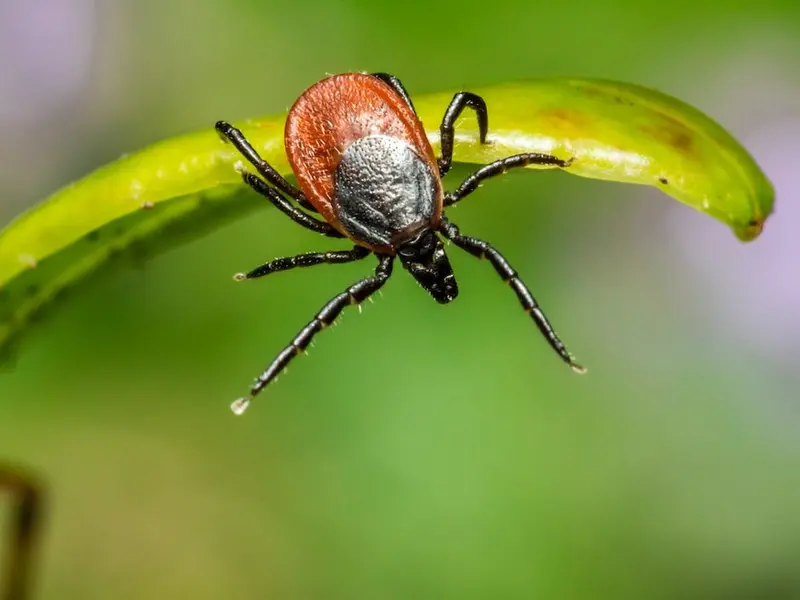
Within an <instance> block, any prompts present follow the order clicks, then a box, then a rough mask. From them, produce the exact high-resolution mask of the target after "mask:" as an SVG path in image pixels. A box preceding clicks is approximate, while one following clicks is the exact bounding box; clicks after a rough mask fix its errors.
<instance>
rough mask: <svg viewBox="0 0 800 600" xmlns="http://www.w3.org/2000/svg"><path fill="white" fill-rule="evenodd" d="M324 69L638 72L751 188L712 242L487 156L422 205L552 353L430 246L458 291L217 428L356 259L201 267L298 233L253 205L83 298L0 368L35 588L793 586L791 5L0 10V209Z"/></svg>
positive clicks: (418, 85)
mask: <svg viewBox="0 0 800 600" xmlns="http://www.w3.org/2000/svg"><path fill="white" fill-rule="evenodd" d="M347 70H370V71H378V70H380V71H389V72H393V73H395V74H397V75H398V76H400V77H401V79H402V80H403V81H404V83H405V84H406V86H407V87H408V88H409V90H410V91H411V93H412V94H415V93H424V92H428V91H439V90H441V89H451V88H466V89H469V88H471V87H476V86H479V85H485V84H491V83H495V82H504V81H507V80H511V79H521V78H527V77H540V76H587V77H604V78H611V79H619V80H625V81H631V82H636V83H640V84H644V85H648V86H652V87H656V88H658V89H661V90H663V91H666V92H668V93H670V94H673V95H675V96H678V97H680V98H682V99H684V100H686V101H688V102H690V103H692V104H694V105H696V106H698V107H699V108H701V109H702V110H704V111H705V112H707V113H708V114H710V115H712V116H713V117H714V118H715V119H717V120H718V121H719V122H721V123H722V124H723V125H724V126H725V127H727V128H728V129H729V130H730V131H732V132H733V133H734V134H735V135H736V136H737V137H738V138H739V139H740V140H741V141H742V142H743V143H744V144H745V145H746V147H748V148H749V149H750V150H751V152H752V153H753V155H754V156H755V157H756V158H757V160H758V161H759V163H760V164H761V165H762V166H763V168H764V169H765V171H766V172H767V174H768V175H769V177H770V178H771V179H772V181H773V182H774V184H775V187H776V190H777V194H778V202H777V211H776V214H775V215H774V216H773V218H772V219H771V220H770V222H769V223H768V224H767V227H766V229H765V232H764V234H763V237H762V238H760V239H759V240H757V241H756V242H753V243H752V244H746V245H745V244H741V243H739V242H738V241H737V240H736V239H735V238H734V236H733V234H732V233H731V232H730V231H728V230H727V228H725V227H724V226H723V225H721V224H719V223H716V222H714V221H712V220H710V219H709V218H707V217H705V216H704V215H701V214H700V213H697V212H695V211H692V210H690V209H688V208H686V207H684V206H682V205H679V204H677V203H675V202H673V201H672V200H670V199H669V198H667V197H666V196H664V195H662V194H660V193H659V192H658V191H656V190H654V189H650V188H643V187H638V186H625V185H620V184H612V183H604V182H599V181H591V180H585V179H580V178H576V177H571V176H569V175H566V174H562V173H555V172H548V173H532V172H525V173H512V174H509V175H508V176H507V177H505V178H503V179H501V180H495V181H493V182H491V184H487V185H486V186H485V187H484V188H482V190H481V191H480V192H479V193H477V194H475V196H474V197H472V198H470V199H469V200H468V201H465V202H464V204H463V205H460V206H459V207H458V209H457V210H456V212H455V216H457V221H458V222H459V224H460V225H461V228H462V230H463V231H464V232H467V233H470V234H473V235H478V236H481V237H484V238H486V239H489V240H490V241H493V242H495V243H496V244H497V245H498V247H500V248H501V250H502V251H503V252H504V253H505V254H506V255H507V257H508V258H509V260H510V261H512V264H514V265H515V267H516V268H517V269H518V270H519V271H520V272H521V273H522V275H523V277H524V278H525V280H526V281H527V282H528V283H529V285H530V286H531V288H532V289H533V291H534V293H535V295H536V296H537V298H538V299H539V301H540V302H541V303H542V305H543V306H544V308H545V310H546V311H547V312H548V314H549V316H550V318H551V320H552V321H553V322H554V323H555V325H556V327H557V329H558V330H559V332H560V334H561V335H562V337H563V338H564V340H565V341H566V342H567V344H568V346H569V347H570V348H571V349H572V351H573V352H574V353H575V354H576V355H577V356H578V358H579V359H580V361H581V362H583V363H584V364H585V365H587V366H588V367H589V374H588V375H587V376H585V377H582V378H581V377H576V376H574V375H573V374H572V373H571V371H570V370H569V369H567V368H566V367H564V366H563V364H561V363H560V362H559V361H558V360H557V359H556V358H555V356H554V355H553V354H552V352H551V350H550V349H549V348H548V347H547V345H546V344H545V343H544V341H543V340H542V339H541V338H540V336H539V333H538V332H537V331H536V329H535V327H533V325H532V324H531V323H530V322H529V321H528V319H527V318H526V317H525V315H524V314H523V313H522V312H521V311H520V310H519V307H518V306H517V302H516V300H515V299H514V297H513V295H512V294H511V293H510V292H509V290H508V288H507V287H506V286H504V285H502V284H501V283H500V282H499V281H498V280H497V278H496V275H495V274H494V272H493V271H492V269H491V267H490V266H489V265H488V264H486V263H481V262H479V261H475V260H473V259H472V258H471V257H468V256H467V255H465V254H463V253H458V252H457V251H452V252H451V255H452V261H453V263H454V266H455V268H456V269H457V275H458V277H459V280H460V282H461V289H462V295H461V296H460V297H459V299H458V301H456V302H455V303H454V304H452V305H450V306H447V307H441V306H438V305H437V304H436V303H434V302H433V301H432V300H431V299H430V298H428V297H427V296H426V295H425V294H424V293H423V292H422V291H421V290H420V289H419V288H418V287H417V286H416V284H415V283H413V281H412V280H411V278H410V277H408V276H407V275H406V274H404V273H403V272H402V270H401V271H399V272H398V273H397V276H396V277H394V278H393V279H392V281H391V282H390V284H389V285H388V286H387V287H386V289H385V293H384V295H383V297H381V298H379V299H378V300H377V301H376V303H375V304H374V305H370V304H367V305H366V307H365V311H364V314H363V315H360V316H359V315H358V312H357V311H355V310H353V311H351V312H347V313H345V315H344V317H343V319H342V321H341V324H340V326H339V327H337V328H335V329H334V330H331V331H327V332H325V333H324V334H323V335H321V336H320V338H319V339H318V341H317V344H316V346H315V348H314V349H313V351H312V352H311V354H310V356H309V357H301V358H300V359H298V360H297V361H296V362H295V363H294V364H293V365H292V367H291V368H290V370H289V372H288V375H287V376H284V377H281V378H280V380H279V382H278V383H277V384H276V385H273V386H272V387H271V388H269V390H268V391H267V393H265V394H264V395H263V396H261V397H260V398H259V402H258V403H257V404H254V406H253V407H252V408H251V410H250V411H249V412H248V413H247V415H246V416H245V417H242V418H236V417H234V416H233V415H232V414H231V413H230V411H229V408H228V406H229V402H230V401H231V400H232V399H233V398H235V397H237V396H238V395H241V394H242V393H243V392H244V391H246V389H247V387H248V386H249V384H250V382H251V380H252V378H253V377H254V376H255V375H256V374H257V373H258V372H260V370H261V369H262V367H263V366H265V365H266V364H267V362H268V361H269V360H271V359H272V357H273V356H274V355H275V353H276V352H277V351H278V350H280V349H281V348H282V347H283V345H284V344H285V343H286V342H287V341H288V340H289V339H290V337H291V336H293V335H294V334H295V332H296V331H297V330H298V329H299V327H300V326H302V325H303V324H304V323H305V322H306V321H307V319H308V318H310V316H311V315H312V314H313V313H314V312H315V311H316V310H317V309H318V308H319V307H320V306H321V305H322V303H323V302H325V301H326V300H327V299H328V298H329V297H331V296H332V295H334V294H335V293H338V292H339V291H340V290H341V289H342V288H343V287H344V286H346V285H348V284H349V283H351V282H352V281H354V280H355V279H357V278H358V277H360V276H361V275H363V274H364V273H366V272H368V271H369V270H370V269H371V265H367V264H353V265H344V266H336V267H333V266H330V267H317V268H315V269H313V270H302V271H297V272H290V273H283V274H276V275H274V276H272V277H270V278H268V279H265V280H261V281H258V282H253V283H252V284H248V285H235V284H234V283H233V282H232V281H231V275H232V274H233V273H235V272H238V271H241V270H244V269H247V268H250V267H252V266H255V265H256V264H260V263H261V262H263V261H265V260H269V259H271V258H274V257H276V256H279V255H290V254H295V253H300V252H304V251H311V250H315V249H319V250H321V249H328V248H330V247H331V242H330V241H328V242H326V241H325V240H324V239H321V238H319V236H316V235H313V234H310V233H308V232H306V231H304V230H302V229H300V228H298V227H296V226H294V225H293V224H292V223H291V222H290V221H289V220H288V219H286V218H285V217H283V216H282V215H280V214H279V213H278V212H277V211H272V210H266V211H262V212H259V213H257V214H255V215H253V216H252V217H249V218H247V219H245V220H243V221H240V222H237V223H235V224H232V225H228V226H225V227H224V228H221V229H220V230H219V231H217V232H215V233H214V234H213V235H209V236H207V237H205V238H203V239H202V240H200V241H197V242H194V243H192V244H190V245H188V246H185V247H182V248H180V249H178V250H175V251H172V252H171V253H169V254H167V255H164V256H162V257H159V258H157V259H155V260H153V261H152V262H150V263H149V264H148V265H147V267H146V268H144V269H140V270H127V271H122V272H118V273H116V274H114V275H113V276H111V277H107V278H105V279H103V280H102V281H100V282H97V283H95V284H93V285H91V286H88V287H87V288H85V289H84V290H83V291H82V292H81V293H79V294H76V295H74V296H72V297H71V298H70V300H69V301H67V302H65V303H64V305H63V306H62V307H61V308H60V310H59V311H57V312H56V313H55V314H54V315H53V316H52V318H50V319H49V320H48V321H47V322H46V324H44V325H43V326H41V327H39V328H38V329H37V330H35V331H33V332H32V334H31V336H30V337H29V338H28V339H27V340H26V343H25V344H24V346H23V348H22V350H23V352H22V354H21V355H20V358H19V361H18V364H17V366H16V368H15V369H14V370H13V371H11V372H8V373H4V374H2V377H1V378H0V457H2V459H4V460H8V461H12V462H15V463H19V464H22V465H25V466H29V467H31V468H34V469H36V470H37V472H38V473H39V474H40V475H41V476H42V477H43V478H44V479H45V481H46V485H47V489H48V492H49V505H50V512H49V514H48V517H47V524H46V532H45V537H44V540H43V541H44V544H43V547H42V556H41V559H42V560H41V565H40V568H39V569H38V571H37V577H36V588H35V591H36V597H37V598H42V599H59V600H69V599H73V598H80V599H82V600H91V599H101V598H102V599H108V598H114V599H115V600H125V599H144V598H147V599H153V598H164V599H175V598H193V599H195V600H202V599H212V598H214V599H217V598H226V599H234V598H236V599H238V598H243V599H244V598H281V599H284V600H289V599H320V600H322V599H326V600H327V599H348V600H352V599H362V598H363V599H371V600H373V599H374V600H378V599H381V600H382V599H408V598H419V599H427V598H430V599H434V598H435V599H437V600H444V599H446V598H454V599H455V598H457V599H459V600H466V599H472V598H476V599H477V598H503V599H529V598H548V599H561V598H568V599H594V598H598V599H599V598H613V599H620V598H632V599H657V598H665V599H666V598H669V599H673V598H674V599H686V598H704V599H705V598H711V599H726V600H732V599H737V600H738V599H748V600H749V599H775V600H784V599H785V600H788V599H796V598H800V435H798V434H799V433H800V376H799V375H798V368H797V364H798V362H797V361H798V358H797V357H798V352H799V351H800V310H798V308H800V236H798V226H800V204H798V195H800V169H798V158H797V157H798V156H800V5H799V4H798V3H797V2H796V1H795V0H761V1H759V2H752V1H744V0H718V1H711V0H706V1H703V0H672V1H671V2H669V3H663V2H642V1H641V0H609V1H606V2H577V1H574V2H568V3H564V2H475V1H468V0H459V1H455V0H447V1H442V2H423V1H419V0H406V1H405V2H402V3H388V2H368V1H365V0H339V1H337V2H327V1H325V0H318V1H298V0H284V1H275V0H260V1H259V0H226V1H225V2H221V1H219V2H214V1H212V0H193V1H191V2H189V1H186V0H183V1H181V0H136V1H134V0H118V1H116V2H100V1H96V2H93V1H91V0H0V131H2V134H0V223H6V222H8V221H9V220H10V219H11V218H12V217H13V216H14V215H15V214H17V213H19V212H20V211H21V210H23V209H24V208H26V207H28V206H30V205H32V204H34V203H35V202H37V201H39V200H40V199H42V198H43V197H45V196H46V195H48V194H49V193H51V192H52V191H53V190H55V189H57V188H59V187H60V186H62V185H65V184H66V183H68V182H70V181H72V180H74V179H77V178H79V177H81V176H83V175H85V174H86V173H88V172H89V171H91V170H92V169H94V168H95V167H97V166H99V165H101V164H105V163H106V162H109V161H111V160H113V159H115V158H117V157H118V156H120V155H121V154H123V153H125V152H129V151H132V150H136V149H138V148H141V147H142V146H144V145H146V144H149V143H151V142H154V141H157V140H159V139H162V138H165V137H168V136H171V135H175V134H179V133H183V132H186V131H193V130H197V129H200V128H204V127H210V126H212V125H213V123H214V122H215V121H216V120H218V119H228V120H237V119H242V118H247V117H251V116H259V115H266V114H272V113H276V112H280V111H283V110H285V109H286V108H287V107H288V106H289V105H290V104H291V103H292V102H293V101H294V99H295V97H296V96H297V95H298V94H299V93H300V92H301V91H302V90H303V89H305V88H306V87H307V86H308V85H310V84H311V83H313V82H315V81H317V80H318V79H320V78H321V77H323V76H324V75H325V74H326V73H335V72H341V71H347ZM489 108H490V111H491V107H489ZM490 114H491V113H490ZM468 172H469V171H468V169H466V168H464V167H459V168H456V169H454V170H453V172H452V174H451V175H448V178H447V181H448V182H449V183H450V185H451V186H452V185H453V184H454V183H457V181H458V180H459V178H461V177H463V176H465V175H466V174H467V173H468ZM333 246H336V243H333ZM337 247H338V246H337ZM7 504H8V503H7V502H6V503H4V504H3V507H4V508H3V509H0V517H2V518H3V520H2V522H3V523H4V525H3V526H4V527H5V528H6V529H7V527H8V520H7V519H6V518H5V517H7V516H8V510H7ZM0 551H3V552H4V551H6V548H3V549H2V550H0Z"/></svg>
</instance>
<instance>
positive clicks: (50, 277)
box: [0, 79, 774, 364]
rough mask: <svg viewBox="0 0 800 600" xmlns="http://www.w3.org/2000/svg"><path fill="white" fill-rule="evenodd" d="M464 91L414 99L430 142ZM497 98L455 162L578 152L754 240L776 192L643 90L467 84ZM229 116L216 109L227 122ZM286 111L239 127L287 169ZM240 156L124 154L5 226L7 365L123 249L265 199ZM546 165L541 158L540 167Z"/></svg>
mask: <svg viewBox="0 0 800 600" xmlns="http://www.w3.org/2000/svg"><path fill="white" fill-rule="evenodd" d="M455 91H456V90H453V91H448V92H441V93H435V94H427V95H421V96H414V97H413V100H414V104H415V107H416V109H417V112H418V114H419V115H420V118H421V120H422V122H423V124H424V126H425V128H426V131H427V133H428V136H429V138H430V140H431V142H432V143H433V144H434V147H435V148H437V150H438V142H439V131H438V127H439V123H440V121H441V116H442V115H443V114H444V111H445V108H446V107H447V104H448V103H449V101H450V99H451V98H452V96H453V94H454V93H455ZM470 91H473V92H475V93H478V94H480V95H481V96H483V97H484V99H485V100H486V102H487V105H488V107H489V138H488V139H489V144H487V145H481V144H479V143H478V136H477V133H478V132H477V123H476V121H475V118H474V116H473V115H472V114H471V113H470V112H469V111H467V112H465V113H464V115H463V116H462V117H461V118H460V119H459V121H458V123H457V124H456V142H455V153H454V159H455V161H456V162H461V163H473V164H487V163H489V162H492V161H494V160H497V159H499V158H502V157H505V156H509V155H511V154H516V153H520V152H546V153H549V154H553V155H555V156H558V157H560V158H563V159H567V158H573V159H574V161H573V163H572V165H571V166H570V167H568V168H567V169H565V170H566V171H567V172H568V173H572V174H574V175H579V176H582V177H589V178H594V179H603V180H609V181H618V182H625V183H635V184H644V185H651V186H655V187H657V188H659V189H661V190H662V191H663V192H664V193H666V194H667V195H669V196H671V197H673V198H675V199H676V200H678V201H680V202H682V203H684V204H687V205H688V206H691V207H693V208H695V209H696V210H699V211H701V212H704V213H706V214H708V215H710V216H711V217H713V218H715V219H717V220H718V221H721V222H722V223H725V224H727V225H728V226H729V227H731V228H732V230H733V232H734V233H735V235H736V236H737V237H738V239H740V240H741V241H750V240H753V239H755V238H757V237H758V236H759V235H760V234H761V231H762V229H763V226H764V222H765V221H766V219H767V217H768V216H769V215H770V214H771V213H772V211H773V204H774V190H773V187H772V184H771V183H770V182H769V180H768V179H767V177H766V176H765V174H764V173H763V172H762V170H761V169H760V168H759V166H758V165H757V164H756V162H755V160H754V159H753V158H752V156H750V154H749V153H748V152H747V151H746V150H745V149H744V148H743V147H742V146H741V145H740V144H739V143H738V142H737V141H736V140H735V139H734V138H733V137H732V136H731V135H730V134H729V133H728V132H727V131H726V130H725V129H724V128H723V127H721V126H720V125H719V124H717V123H716V122H714V121H713V120H712V119H710V118H709V117H708V116H706V115H705V114H703V113H702V112H700V111H699V110H697V109H695V108H693V107H691V106H689V105H688V104H686V103H684V102H682V101H680V100H677V99H676V98H673V97H671V96H668V95H666V94H663V93H661V92H658V91H655V90H652V89H648V88H644V87H641V86H638V85H633V84H628V83H620V82H615V81H608V80H599V79H540V80H528V81H520V82H513V83H507V84H501V85H495V86H488V87H483V88H477V89H471V90H470ZM225 117H226V116H225V115H220V118H225ZM284 120H285V114H284V115H278V116H270V117H265V118H259V119H251V120H248V121H244V122H239V123H236V125H237V126H239V127H240V128H242V130H243V131H244V132H245V135H247V137H248V139H249V140H250V141H251V142H252V143H253V145H254V146H255V147H256V148H257V149H258V151H259V152H260V153H261V155H262V156H263V157H264V158H265V159H266V160H267V161H269V162H270V164H272V165H273V166H274V167H275V169H277V170H278V171H279V172H281V173H282V174H285V175H289V174H290V168H289V164H288V162H287V159H286V156H285V153H284V147H283V124H284ZM240 160H241V157H240V155H239V154H238V153H237V152H236V151H235V149H233V148H232V147H231V146H230V145H228V144H225V143H223V142H222V141H221V140H220V139H219V138H218V136H217V135H216V132H215V131H214V129H213V124H209V127H208V128H206V129H204V130H202V131H199V132H195V133H189V134H186V135H182V136H178V137H174V138H170V139H167V140H163V141H161V142H158V143H155V144H153V145H151V146H149V147H147V148H144V149H142V150H140V151H138V152H136V153H132V154H130V155H127V156H124V157H122V158H120V159H119V160H117V161H114V162H112V163H110V164H108V165H106V166H104V167H101V168H99V169H97V170H96V171H94V172H93V173H91V174H89V175H87V176H86V177H84V178H82V179H80V180H78V181H76V182H74V183H72V184H70V185H68V186H66V187H64V188H62V189H60V190H59V191H57V192H55V193H54V194H53V195H51V196H50V197H49V198H47V199H46V200H44V201H43V202H42V203H40V204H38V205H37V206H35V207H33V208H31V209H30V210H28V211H27V212H25V213H23V214H22V215H20V216H19V217H18V218H17V219H15V220H14V221H12V222H11V223H10V224H9V225H8V226H7V227H6V228H5V229H3V230H2V231H0V364H2V363H3V362H6V361H7V360H8V359H9V358H10V357H11V356H12V353H11V346H12V342H13V341H15V340H16V339H17V338H19V337H20V335H21V333H22V332H23V331H24V330H25V329H26V327H27V325H29V324H30V323H32V322H34V321H36V320H38V318H39V317H40V316H41V315H40V313H41V312H42V310H43V309H44V308H45V307H46V306H48V305H49V304H54V303H55V302H56V301H57V300H59V299H60V298H63V293H64V292H65V291H66V290H67V289H68V288H70V287H72V286H74V285H75V284H77V283H78V282H81V281H84V280H86V279H87V278H88V277H89V276H90V275H92V274H93V273H95V272H99V271H101V267H103V266H104V265H107V264H108V265H112V264H117V263H119V262H121V261H119V260H116V261H115V260H113V259H114V258H118V257H128V258H133V259H134V260H135V261H139V260H141V259H144V258H146V257H148V256H151V255H154V254H158V253H160V252H162V251H164V250H166V249H168V248H170V247H173V246H176V245H178V244H181V243H184V242H185V241H186V240H188V239H192V238H196V237H199V236H202V235H204V234H206V233H207V232H209V231H212V230H214V229H215V228H217V227H219V226H221V225H222V224H223V223H227V222H229V221H231V220H234V219H236V218H239V217H241V216H243V215H245V214H247V213H249V212H252V211H253V210H256V209H258V208H260V207H263V206H266V205H267V203H266V202H264V201H263V200H261V199H260V198H258V197H257V196H255V195H254V194H243V193H238V192H239V191H241V190H243V189H244V187H243V185H242V183H241V180H240V176H239V174H238V173H237V172H236V171H235V169H234V165H235V163H236V162H237V161H240ZM531 168H539V167H531Z"/></svg>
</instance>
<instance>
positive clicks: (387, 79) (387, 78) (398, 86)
mask: <svg viewBox="0 0 800 600" xmlns="http://www.w3.org/2000/svg"><path fill="white" fill-rule="evenodd" d="M372 76H373V77H377V78H378V79H380V80H381V81H383V82H384V83H388V84H389V85H390V86H391V87H392V88H393V89H394V91H395V92H397V93H398V94H400V95H401V96H402V97H403V100H405V101H406V104H408V105H409V106H410V107H411V110H413V111H414V114H417V110H416V109H415V108H414V103H413V102H412V101H411V96H409V95H408V92H407V91H406V88H405V87H404V86H403V84H402V83H401V82H400V80H399V79H398V78H397V77H395V76H394V75H390V74H389V73H372Z"/></svg>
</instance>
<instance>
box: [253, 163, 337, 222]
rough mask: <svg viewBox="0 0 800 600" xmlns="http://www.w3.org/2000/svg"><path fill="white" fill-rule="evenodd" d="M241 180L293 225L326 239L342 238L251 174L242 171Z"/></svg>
mask: <svg viewBox="0 0 800 600" xmlns="http://www.w3.org/2000/svg"><path fill="white" fill-rule="evenodd" d="M242 179H244V182H245V183H246V184H247V185H249V186H250V187H251V188H253V189H254V190H255V191H257V192H258V193H259V194H262V195H264V196H266V197H267V198H268V199H269V201H270V202H272V203H273V204H274V205H275V206H276V208H277V209H278V210H280V211H281V212H282V213H283V214H285V215H287V216H288V217H289V218H290V219H292V221H294V222H295V223H297V224H299V225H302V226H303V227H305V228H306V229H310V230H311V231H316V232H317V233H321V234H322V235H327V236H328V237H334V238H341V237H344V236H343V235H342V234H341V233H339V232H338V231H336V229H334V228H333V226H331V225H330V224H328V223H325V222H324V221H319V220H318V219H315V218H314V217H312V216H310V215H307V214H306V213H304V212H303V211H302V210H300V209H299V208H297V207H295V206H292V203H291V202H289V201H288V200H287V199H286V198H284V197H283V196H281V195H280V194H279V193H278V192H277V191H276V190H275V188H272V187H270V186H269V185H267V183H266V182H265V181H264V180H263V179H259V178H258V177H256V176H255V175H253V174H252V173H248V172H247V171H244V172H243V173H242Z"/></svg>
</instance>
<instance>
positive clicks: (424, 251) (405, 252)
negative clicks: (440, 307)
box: [397, 229, 458, 304]
mask: <svg viewBox="0 0 800 600" xmlns="http://www.w3.org/2000/svg"><path fill="white" fill-rule="evenodd" d="M397 256H398V257H399V258H400V262H401V263H403V266H404V267H405V268H406V270H407V271H408V272H409V273H411V275H413V276H414V279H416V280H417V283H419V284H420V285H421V286H422V287H423V288H424V289H425V291H427V292H428V293H429V294H430V295H431V296H432V297H433V299H434V300H436V301H437V302H438V303H439V304H447V303H448V302H451V301H452V300H454V299H455V297H456V296H458V284H457V283H456V278H455V275H453V268H452V267H451V266H450V260H449V259H448V258H447V254H446V253H445V251H444V244H443V243H442V240H440V239H439V237H438V236H437V235H436V233H434V232H433V231H432V230H430V229H426V230H423V231H422V232H421V233H419V234H417V235H415V236H414V237H412V238H410V239H409V240H407V241H404V242H403V243H402V244H400V245H399V246H398V247H397Z"/></svg>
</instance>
